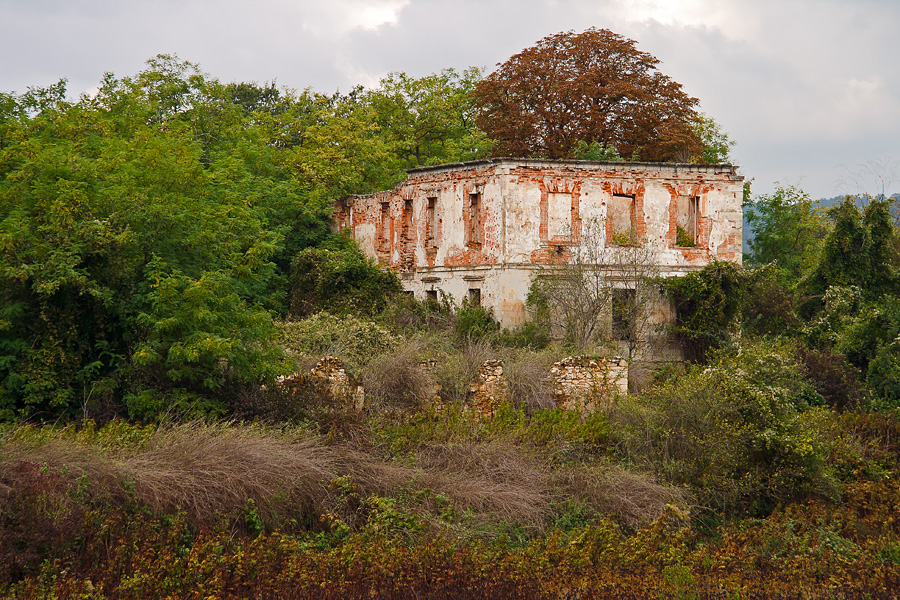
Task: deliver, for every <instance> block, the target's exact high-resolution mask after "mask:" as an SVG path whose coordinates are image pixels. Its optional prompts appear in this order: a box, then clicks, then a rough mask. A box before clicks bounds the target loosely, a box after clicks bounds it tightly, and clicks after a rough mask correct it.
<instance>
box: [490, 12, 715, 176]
mask: <svg viewBox="0 0 900 600" xmlns="http://www.w3.org/2000/svg"><path fill="white" fill-rule="evenodd" d="M636 44H637V42H635V41H634V40H630V39H628V38H625V37H623V36H621V35H618V34H616V33H613V32H612V31H609V30H608V29H596V28H591V29H588V30H587V31H584V32H583V33H575V32H572V31H569V32H565V33H558V34H556V35H552V36H548V37H546V38H544V39H542V40H540V41H539V42H538V43H537V44H536V45H535V46H533V47H531V48H526V49H525V50H522V51H521V52H519V53H518V54H516V55H514V56H513V57H511V58H510V59H509V60H507V61H506V62H505V63H502V64H500V65H499V67H498V69H497V70H496V71H494V72H493V73H491V74H490V75H489V76H488V77H487V78H486V79H484V80H483V81H481V82H480V83H479V84H478V85H477V86H476V88H475V98H476V101H477V102H478V104H479V106H480V108H481V112H480V115H479V118H478V120H477V123H478V126H479V127H480V128H481V129H482V130H484V131H485V132H486V133H487V135H488V136H489V137H491V138H493V139H494V140H496V146H495V148H494V152H495V153H496V154H497V155H501V156H536V157H546V158H570V157H572V156H573V153H574V151H575V150H576V148H577V147H578V143H579V142H585V143H587V144H593V143H595V142H597V143H599V144H600V145H601V146H602V147H605V148H614V149H615V151H616V152H617V153H618V154H619V155H620V156H624V157H636V158H638V159H640V160H649V161H668V160H675V159H677V158H678V157H680V156H684V155H685V154H686V155H687V156H694V155H697V154H699V153H700V152H701V151H702V149H703V144H702V142H701V140H700V138H699V137H698V135H697V133H696V132H695V131H694V128H693V123H694V122H695V121H696V120H697V118H698V115H697V112H696V106H697V99H696V98H692V97H690V96H688V95H687V94H685V93H684V92H683V91H682V89H681V85H680V84H679V83H677V82H675V81H673V80H672V79H670V78H669V77H667V76H666V75H663V74H662V73H660V72H659V71H658V70H657V68H656V65H657V64H658V63H659V61H658V60H657V59H656V58H655V57H653V56H652V55H650V54H648V53H646V52H641V51H640V50H638V49H637V47H636Z"/></svg>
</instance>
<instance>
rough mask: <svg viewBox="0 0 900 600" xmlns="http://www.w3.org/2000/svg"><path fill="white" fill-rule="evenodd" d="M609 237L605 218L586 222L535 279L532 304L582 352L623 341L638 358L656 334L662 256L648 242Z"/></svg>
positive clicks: (541, 319)
mask: <svg viewBox="0 0 900 600" xmlns="http://www.w3.org/2000/svg"><path fill="white" fill-rule="evenodd" d="M605 240H606V227H605V224H604V223H602V222H589V223H585V224H584V225H583V230H582V233H581V235H580V239H579V242H578V244H576V245H573V246H571V247H569V248H566V249H565V250H564V252H563V254H561V255H554V256H551V257H550V258H551V262H550V264H548V265H547V266H545V267H543V268H542V269H541V270H540V271H539V272H538V274H537V276H536V277H535V278H534V280H533V281H532V284H531V289H530V290H529V295H528V304H529V308H530V309H531V311H532V313H533V315H534V318H535V320H536V321H539V322H543V323H544V324H545V325H547V326H549V329H550V331H551V333H552V334H553V335H554V337H557V338H562V339H564V340H565V342H566V343H567V344H568V345H570V346H571V347H573V348H574V349H575V350H577V351H579V352H584V351H588V350H591V349H592V348H595V347H597V346H610V347H613V348H615V349H616V350H618V349H619V347H620V345H624V347H625V349H626V350H627V354H628V358H629V359H633V358H639V356H640V353H641V352H642V351H644V350H646V349H647V346H648V344H649V343H650V341H651V339H652V337H653V333H654V332H653V327H652V323H651V321H652V315H653V311H652V310H651V309H652V307H653V304H654V303H655V302H657V301H658V300H659V288H658V286H657V285H656V283H655V278H656V276H657V275H658V270H657V268H656V264H657V260H656V258H657V257H656V256H655V254H654V252H653V251H652V249H651V248H650V247H649V246H646V245H638V244H626V245H621V246H608V245H607V244H606V243H605Z"/></svg>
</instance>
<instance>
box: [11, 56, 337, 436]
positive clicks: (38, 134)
mask: <svg viewBox="0 0 900 600" xmlns="http://www.w3.org/2000/svg"><path fill="white" fill-rule="evenodd" d="M57 91H59V90H57ZM62 91H64V89H63V90H62ZM60 93H62V92H60ZM34 95H35V94H34V93H30V94H26V95H24V96H21V97H17V98H14V99H12V100H13V101H15V102H17V103H18V106H19V107H20V110H18V112H17V113H16V114H17V115H18V116H17V117H15V118H13V119H10V120H7V121H5V123H4V140H5V141H4V146H3V150H2V153H0V173H2V177H0V180H2V183H0V218H2V221H0V279H2V282H0V306H2V313H3V315H2V317H0V321H2V323H0V356H2V358H0V404H2V406H3V409H5V411H6V415H7V416H8V415H10V414H11V413H19V414H28V415H33V416H35V417H40V418H51V417H53V416H56V415H72V414H73V413H74V412H76V411H77V410H79V408H81V409H82V412H84V409H85V408H86V407H87V406H88V405H89V404H91V403H92V402H94V401H95V400H96V399H97V398H98V397H99V396H103V397H104V398H112V399H115V398H121V397H122V396H124V395H125V394H128V393H131V394H137V395H141V394H144V392H148V393H152V390H157V391H161V392H165V391H166V390H170V389H175V388H184V389H186V390H188V391H189V392H190V393H192V394H193V393H198V391H199V392H200V393H205V391H209V390H213V389H217V388H220V387H221V386H223V385H225V384H226V383H229V382H233V383H235V384H241V383H249V382H250V381H254V382H258V381H260V380H261V379H263V378H265V377H266V376H268V375H271V373H272V372H273V370H274V369H275V368H276V367H275V365H274V364H273V363H272V362H271V361H272V360H274V359H276V358H277V357H276V356H275V355H274V354H273V353H272V352H271V351H269V350H259V348H267V347H269V346H270V344H268V343H267V342H268V340H269V338H270V336H271V334H272V332H273V330H272V328H271V323H270V317H269V316H268V314H267V313H266V309H276V310H278V309H280V308H281V307H282V306H283V298H284V295H283V291H282V289H281V283H280V282H281V277H282V273H281V272H280V271H279V266H278V260H279V253H280V252H281V251H282V249H283V248H284V247H285V239H286V236H288V235H289V234H290V227H291V225H293V224H297V223H302V224H305V225H310V224H313V223H315V222H320V221H321V220H322V218H323V216H324V213H323V210H322V209H323V207H322V206H316V205H311V204H308V203H306V202H305V201H304V199H305V195H306V190H305V189H304V186H303V184H301V183H298V182H297V181H296V180H295V178H294V177H293V176H292V174H291V165H290V160H289V158H290V157H289V156H287V155H286V154H285V153H283V152H281V151H280V149H278V148H277V147H274V146H271V145H268V144H267V143H266V141H267V140H266V139H265V131H263V127H262V126H261V125H259V124H257V123H255V122H254V121H253V120H252V119H250V120H248V119H247V118H245V117H244V116H243V113H242V112H241V111H240V110H238V108H239V107H238V106H237V105H235V104H233V103H231V102H230V101H228V92H227V90H226V88H225V87H223V86H221V85H220V84H219V83H218V82H217V81H215V80H214V79H211V78H209V77H208V76H206V75H205V74H203V73H201V72H200V71H199V70H198V68H197V67H196V65H192V64H191V63H186V62H181V61H179V60H178V59H177V58H176V57H171V56H160V57H157V58H156V59H153V60H151V61H150V62H149V63H148V67H147V69H146V70H144V71H142V72H141V73H139V74H138V75H137V76H135V77H133V78H124V79H115V78H114V77H113V76H112V75H109V76H107V77H106V78H105V79H104V81H103V83H102V85H101V86H100V89H99V91H98V93H97V95H96V96H94V97H83V98H81V99H80V100H79V101H78V102H75V103H68V102H65V101H63V100H58V101H53V102H45V103H42V104H39V105H35V104H34V102H33V97H34ZM31 106H34V109H29V108H28V107H31ZM264 363H265V364H264ZM220 367H224V368H221V369H220ZM104 401H106V400H104Z"/></svg>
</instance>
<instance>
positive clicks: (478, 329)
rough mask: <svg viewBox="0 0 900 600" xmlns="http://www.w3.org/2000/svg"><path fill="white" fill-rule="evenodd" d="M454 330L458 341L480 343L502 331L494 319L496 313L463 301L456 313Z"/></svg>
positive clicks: (466, 300)
mask: <svg viewBox="0 0 900 600" xmlns="http://www.w3.org/2000/svg"><path fill="white" fill-rule="evenodd" d="M453 330H454V331H455V332H456V337H457V339H458V340H460V341H462V342H464V341H466V340H473V341H478V340H482V339H485V338H487V337H489V336H491V335H493V334H494V333H496V332H497V331H499V330H500V323H498V322H497V321H496V320H495V319H494V311H493V310H491V309H490V308H485V307H483V306H481V305H473V304H470V303H469V301H468V299H465V300H463V303H462V306H460V307H459V310H457V311H456V322H455V323H454V326H453Z"/></svg>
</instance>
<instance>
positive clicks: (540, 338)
mask: <svg viewBox="0 0 900 600" xmlns="http://www.w3.org/2000/svg"><path fill="white" fill-rule="evenodd" d="M493 342H494V344H495V345H497V346H505V347H507V348H527V349H529V350H543V349H544V348H546V347H547V346H549V345H550V342H551V339H550V332H549V331H548V327H547V326H546V324H539V323H535V322H533V321H526V322H525V323H522V324H521V325H519V326H518V327H516V328H515V329H504V330H502V331H500V332H498V333H497V334H496V335H494V337H493Z"/></svg>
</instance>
